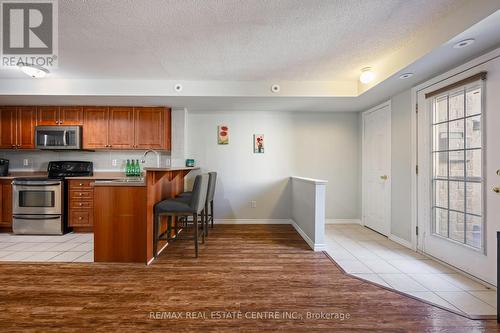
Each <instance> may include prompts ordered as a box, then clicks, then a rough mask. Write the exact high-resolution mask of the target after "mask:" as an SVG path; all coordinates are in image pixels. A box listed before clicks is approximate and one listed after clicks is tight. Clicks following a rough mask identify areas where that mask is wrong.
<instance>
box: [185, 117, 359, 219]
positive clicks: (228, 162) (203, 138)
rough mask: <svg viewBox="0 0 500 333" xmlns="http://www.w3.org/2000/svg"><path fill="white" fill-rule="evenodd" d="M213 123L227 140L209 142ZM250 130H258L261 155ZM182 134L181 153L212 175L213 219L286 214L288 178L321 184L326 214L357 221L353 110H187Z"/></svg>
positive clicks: (213, 132) (213, 135)
mask: <svg viewBox="0 0 500 333" xmlns="http://www.w3.org/2000/svg"><path fill="white" fill-rule="evenodd" d="M221 124H224V125H228V126H229V131H230V134H229V135H230V137H229V145H218V144H217V125H221ZM253 134H264V135H265V153H264V154H254V153H253ZM187 136H188V151H187V157H188V158H194V159H195V160H196V162H197V164H198V165H200V166H201V167H202V168H203V170H204V171H207V170H215V171H217V172H218V188H217V191H216V197H215V201H216V204H215V206H216V212H215V215H216V218H219V219H288V218H290V212H291V195H290V188H289V186H290V185H289V177H290V176H303V177H310V178H317V179H324V180H326V181H328V185H327V188H326V217H327V218H337V219H359V218H360V204H359V203H360V192H359V170H358V169H359V167H360V160H359V142H358V141H359V140H360V133H359V124H358V114H357V113H313V112H300V113H292V112H290V113H288V112H241V111H240V112H237V111H235V112H207V113H189V112H188V135H187ZM252 200H255V201H257V207H256V208H251V205H250V201H252Z"/></svg>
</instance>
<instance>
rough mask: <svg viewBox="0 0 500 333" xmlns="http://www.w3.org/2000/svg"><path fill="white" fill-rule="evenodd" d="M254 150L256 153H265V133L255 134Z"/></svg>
mask: <svg viewBox="0 0 500 333" xmlns="http://www.w3.org/2000/svg"><path fill="white" fill-rule="evenodd" d="M253 152H254V153H255V154H264V134H254V135H253Z"/></svg>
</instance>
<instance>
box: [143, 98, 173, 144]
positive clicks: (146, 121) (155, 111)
mask: <svg viewBox="0 0 500 333" xmlns="http://www.w3.org/2000/svg"><path fill="white" fill-rule="evenodd" d="M134 113H135V122H134V125H135V148H136V149H159V150H170V110H169V109H167V108H163V107H139V108H135V110H134Z"/></svg>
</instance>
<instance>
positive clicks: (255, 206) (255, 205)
mask: <svg viewBox="0 0 500 333" xmlns="http://www.w3.org/2000/svg"><path fill="white" fill-rule="evenodd" d="M250 207H252V208H257V201H254V200H252V201H250Z"/></svg>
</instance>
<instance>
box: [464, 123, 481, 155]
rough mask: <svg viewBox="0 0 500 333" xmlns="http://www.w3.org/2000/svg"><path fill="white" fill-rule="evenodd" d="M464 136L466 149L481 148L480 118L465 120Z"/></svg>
mask: <svg viewBox="0 0 500 333" xmlns="http://www.w3.org/2000/svg"><path fill="white" fill-rule="evenodd" d="M465 123H466V135H467V148H480V147H481V141H482V140H481V116H477V117H471V118H467V119H466V120H465Z"/></svg>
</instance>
